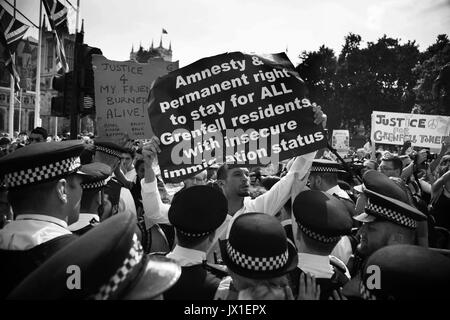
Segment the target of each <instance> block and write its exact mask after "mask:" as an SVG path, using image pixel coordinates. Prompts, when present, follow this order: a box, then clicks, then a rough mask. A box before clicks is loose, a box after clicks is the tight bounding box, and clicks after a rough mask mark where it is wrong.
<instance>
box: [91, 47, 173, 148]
mask: <svg viewBox="0 0 450 320" xmlns="http://www.w3.org/2000/svg"><path fill="white" fill-rule="evenodd" d="M92 65H93V69H94V85H95V108H96V119H97V132H98V135H99V137H102V138H106V139H111V140H118V139H120V138H121V137H122V136H123V134H124V133H127V134H128V137H129V138H130V139H147V138H151V137H152V136H153V132H152V129H151V125H150V120H149V118H148V113H147V110H146V109H147V105H148V96H149V93H150V87H151V84H152V83H153V81H154V80H156V79H157V78H158V77H159V76H163V75H166V74H167V73H169V72H170V71H172V70H176V69H178V61H176V62H167V61H163V60H159V59H155V60H150V61H149V63H147V64H141V63H137V62H131V61H130V62H123V61H112V60H108V59H106V58H105V57H104V56H101V55H93V58H92Z"/></svg>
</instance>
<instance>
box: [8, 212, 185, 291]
mask: <svg viewBox="0 0 450 320" xmlns="http://www.w3.org/2000/svg"><path fill="white" fill-rule="evenodd" d="M180 274H181V268H180V267H179V266H178V265H177V264H176V263H175V262H174V261H172V260H170V259H167V258H166V257H162V256H152V255H146V254H145V253H144V250H143V248H142V245H141V243H140V241H139V237H138V230H137V227H136V217H135V216H133V215H132V214H131V213H130V212H124V213H123V214H119V215H115V216H113V217H111V218H110V219H107V220H105V221H104V222H102V223H100V224H99V225H98V226H96V227H95V228H94V229H92V230H91V231H89V232H87V233H86V234H84V235H83V236H81V237H79V238H78V239H77V240H75V241H73V242H72V243H71V244H70V245H68V246H67V247H65V248H64V249H62V250H61V251H59V252H58V253H57V254H55V255H54V256H53V257H52V258H51V259H49V260H48V261H47V262H46V263H45V264H43V265H42V266H41V267H40V268H38V269H36V270H35V271H34V272H33V273H32V274H30V275H29V276H28V277H27V278H26V279H25V280H24V281H23V282H22V283H21V284H20V285H19V286H18V287H17V288H16V289H15V290H14V291H13V292H12V293H11V294H10V295H9V296H8V299H13V300H18V299H20V300H22V299H24V300H30V299H32V300H36V299H42V300H59V299H61V300H81V299H95V300H150V299H157V298H161V294H162V293H163V292H164V291H165V290H167V289H168V288H170V287H171V286H172V285H173V284H174V283H175V282H176V281H177V280H178V278H179V277H180Z"/></svg>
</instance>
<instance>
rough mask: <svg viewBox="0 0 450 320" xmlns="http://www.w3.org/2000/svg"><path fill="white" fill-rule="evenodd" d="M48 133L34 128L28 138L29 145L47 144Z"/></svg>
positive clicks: (39, 128)
mask: <svg viewBox="0 0 450 320" xmlns="http://www.w3.org/2000/svg"><path fill="white" fill-rule="evenodd" d="M47 137H48V133H47V130H46V129H45V128H42V127H36V128H34V129H33V130H31V133H30V137H29V138H28V141H29V143H30V144H31V143H39V142H47Z"/></svg>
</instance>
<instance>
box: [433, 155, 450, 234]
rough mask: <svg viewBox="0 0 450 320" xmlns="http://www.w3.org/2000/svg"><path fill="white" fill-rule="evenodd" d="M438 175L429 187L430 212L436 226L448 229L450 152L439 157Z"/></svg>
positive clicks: (449, 226)
mask: <svg viewBox="0 0 450 320" xmlns="http://www.w3.org/2000/svg"><path fill="white" fill-rule="evenodd" d="M438 176H439V178H438V179H437V180H436V182H435V183H434V184H433V186H432V187H431V191H432V199H431V202H430V205H431V209H430V213H431V214H432V216H433V217H434V219H435V220H436V226H440V227H443V228H446V229H447V230H450V154H448V155H445V156H444V157H443V158H442V159H441V161H440V163H439V167H438Z"/></svg>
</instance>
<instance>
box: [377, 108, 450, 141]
mask: <svg viewBox="0 0 450 320" xmlns="http://www.w3.org/2000/svg"><path fill="white" fill-rule="evenodd" d="M449 135H450V117H444V116H439V115H424V114H413V113H395V112H381V111H374V112H373V113H372V128H371V137H372V141H373V142H375V143H385V144H397V145H403V143H404V142H405V141H408V140H409V141H411V145H412V146H413V147H425V148H433V149H440V148H441V144H442V143H443V142H444V140H445V137H447V136H449Z"/></svg>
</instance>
